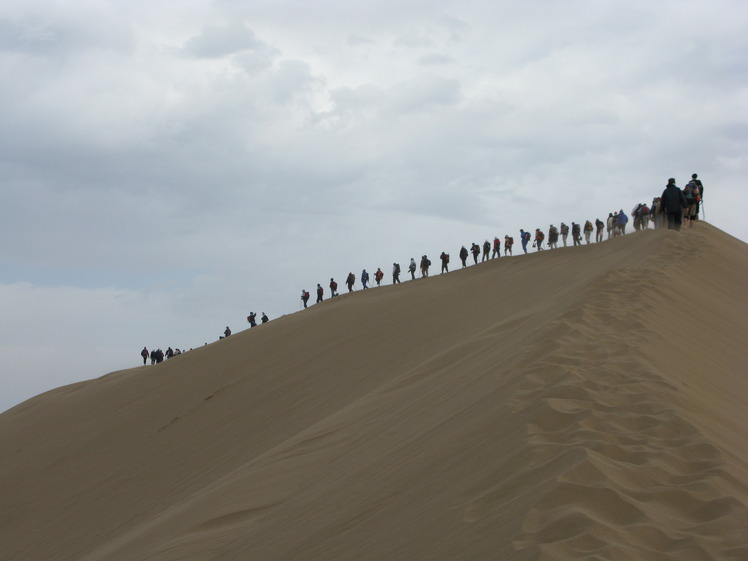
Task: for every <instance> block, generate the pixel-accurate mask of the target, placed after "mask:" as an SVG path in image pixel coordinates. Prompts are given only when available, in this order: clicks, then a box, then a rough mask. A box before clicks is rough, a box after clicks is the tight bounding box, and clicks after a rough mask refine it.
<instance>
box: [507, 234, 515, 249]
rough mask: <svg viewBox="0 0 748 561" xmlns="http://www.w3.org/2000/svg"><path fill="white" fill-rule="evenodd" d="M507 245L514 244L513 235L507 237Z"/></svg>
mask: <svg viewBox="0 0 748 561" xmlns="http://www.w3.org/2000/svg"><path fill="white" fill-rule="evenodd" d="M506 245H508V246H509V247H511V246H512V245H514V238H513V237H511V236H509V237H508V238H507V240H506Z"/></svg>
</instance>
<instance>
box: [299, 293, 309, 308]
mask: <svg viewBox="0 0 748 561" xmlns="http://www.w3.org/2000/svg"><path fill="white" fill-rule="evenodd" d="M301 302H302V303H303V304H304V309H306V303H307V302H309V293H308V292H307V291H306V290H302V291H301Z"/></svg>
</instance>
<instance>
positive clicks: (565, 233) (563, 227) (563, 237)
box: [561, 222, 569, 247]
mask: <svg viewBox="0 0 748 561" xmlns="http://www.w3.org/2000/svg"><path fill="white" fill-rule="evenodd" d="M568 236H569V226H568V225H567V224H564V223H563V222H561V241H563V242H564V247H566V238H567V237H568Z"/></svg>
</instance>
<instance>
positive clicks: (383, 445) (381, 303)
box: [0, 223, 748, 561]
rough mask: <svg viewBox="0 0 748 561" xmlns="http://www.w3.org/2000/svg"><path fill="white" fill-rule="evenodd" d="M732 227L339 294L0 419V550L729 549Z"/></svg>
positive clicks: (567, 553)
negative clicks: (206, 344) (307, 307)
mask: <svg viewBox="0 0 748 561" xmlns="http://www.w3.org/2000/svg"><path fill="white" fill-rule="evenodd" d="M746 278H748V247H747V246H746V245H745V244H743V243H742V242H740V241H738V240H735V239H734V238H731V237H730V236H728V235H726V234H724V233H723V232H721V231H719V230H717V229H715V228H713V227H712V226H710V225H708V224H705V223H699V224H698V225H697V227H696V228H695V229H694V230H691V231H685V232H681V233H674V232H668V231H656V232H655V231H647V232H643V233H639V234H635V235H630V236H626V237H624V238H619V239H614V240H611V241H608V242H605V243H603V244H599V245H591V246H583V247H579V248H568V249H560V250H555V251H545V252H542V253H540V254H532V255H529V256H522V257H515V258H501V259H498V260H493V261H491V262H489V263H487V264H483V265H479V266H474V267H470V268H468V269H464V270H459V271H454V272H452V273H449V274H447V275H437V276H433V277H432V278H430V279H426V280H418V281H415V282H408V283H404V284H402V285H399V286H386V287H381V288H376V289H373V290H368V291H366V292H357V293H353V294H350V295H349V294H344V295H342V296H340V297H339V298H336V299H334V300H329V301H326V302H324V303H322V304H320V305H315V306H311V307H310V308H309V309H308V310H305V311H303V312H299V313H296V314H293V315H290V316H286V317H283V318H280V319H278V320H275V321H272V322H270V323H268V324H267V325H263V326H260V327H258V328H257V329H252V330H248V331H244V332H242V333H239V334H235V335H233V336H232V337H230V338H228V339H225V340H222V341H219V342H217V343H214V344H212V345H208V346H207V347H204V348H200V349H196V350H194V351H191V352H190V353H187V354H185V355H181V356H178V357H175V358H174V359H171V360H169V361H167V362H165V363H163V364H161V365H158V366H155V367H150V366H149V367H141V368H135V369H132V370H126V371H121V372H115V373H112V374H109V375H107V376H104V377H103V378H100V379H97V380H92V381H87V382H82V383H79V384H76V385H72V386H67V387H64V388H59V389H57V390H54V391H52V392H49V393H46V394H44V395H41V396H38V397H36V398H34V399H32V400H30V401H28V402H26V403H24V404H21V405H19V406H18V407H16V408H14V409H11V410H10V411H7V412H6V413H4V414H2V415H0V497H2V501H1V502H0V548H1V549H0V559H3V560H4V561H30V560H35V561H37V560H55V561H66V560H70V561H73V560H75V561H105V560H122V561H138V560H146V559H147V560H149V561H177V560H179V561H183V560H186V559H189V560H216V561H217V560H222V561H228V560H232V561H233V560H243V561H244V560H249V559H257V560H263V561H266V560H289V561H290V560H299V559H305V560H311V559H314V560H326V561H328V560H351V559H357V560H372V561H374V560H376V561H382V560H385V559H386V560H388V561H392V560H403V561H417V560H435V559H444V560H447V559H448V560H486V559H501V560H509V559H512V560H514V559H516V560H535V559H542V560H569V561H571V560H575V561H579V560H589V561H592V560H632V561H633V560H652V561H654V560H657V561H662V560H673V561H675V560H678V561H698V560H714V559H720V560H721V559H724V560H735V561H738V560H745V559H748V428H746V427H748V413H746V410H747V408H746V406H745V404H746V403H748V379H747V377H746V374H748V368H746V367H745V365H744V358H743V356H742V355H743V350H744V347H745V343H746V333H748V298H746V291H745V279H746Z"/></svg>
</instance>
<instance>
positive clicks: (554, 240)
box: [548, 224, 558, 249]
mask: <svg viewBox="0 0 748 561" xmlns="http://www.w3.org/2000/svg"><path fill="white" fill-rule="evenodd" d="M548 247H550V248H551V249H557V248H558V228H556V227H555V226H554V225H553V224H551V226H550V228H548Z"/></svg>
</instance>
